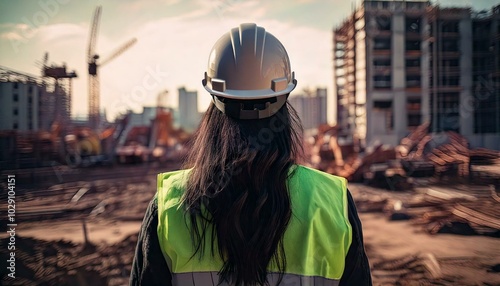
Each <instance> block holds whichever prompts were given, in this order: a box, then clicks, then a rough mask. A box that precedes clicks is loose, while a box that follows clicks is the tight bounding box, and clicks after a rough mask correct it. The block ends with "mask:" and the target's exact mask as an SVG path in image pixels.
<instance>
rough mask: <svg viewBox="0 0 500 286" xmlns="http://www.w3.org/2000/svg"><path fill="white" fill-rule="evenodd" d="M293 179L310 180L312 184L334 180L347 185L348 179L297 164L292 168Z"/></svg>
mask: <svg viewBox="0 0 500 286" xmlns="http://www.w3.org/2000/svg"><path fill="white" fill-rule="evenodd" d="M293 179H299V180H301V181H309V182H310V183H312V184H315V183H321V182H324V183H332V182H334V183H336V184H341V185H344V186H347V180H346V179H345V178H343V177H339V176H335V175H332V174H329V173H326V172H323V171H320V170H317V169H314V168H311V167H307V166H304V165H295V168H293V169H292V180H293Z"/></svg>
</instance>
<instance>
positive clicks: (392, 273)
mask: <svg viewBox="0 0 500 286" xmlns="http://www.w3.org/2000/svg"><path fill="white" fill-rule="evenodd" d="M372 265H373V270H372V276H373V279H374V280H375V281H377V285H416V284H412V283H415V281H419V282H418V283H419V284H418V285H456V284H454V283H453V282H458V281H454V279H453V278H452V277H446V276H445V275H443V273H442V271H441V266H440V263H439V261H438V259H436V257H435V256H434V255H433V254H431V253H425V254H420V255H409V256H404V257H401V258H395V259H382V258H380V257H376V258H374V259H373V261H372Z"/></svg>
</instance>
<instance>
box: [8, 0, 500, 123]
mask: <svg viewBox="0 0 500 286" xmlns="http://www.w3.org/2000/svg"><path fill="white" fill-rule="evenodd" d="M359 2H360V1H359V0H352V1H350V0H288V1H278V0H267V1H264V0H182V1H181V0H154V1H153V0H142V1H140V0H137V1H136V0H122V1H118V0H110V1H102V0H89V1H77V0H36V1H31V0H18V1H10V0H0V65H2V66H5V67H8V68H11V69H14V70H16V71H21V72H25V73H30V74H33V75H40V74H41V71H40V64H39V63H40V62H41V61H42V59H43V56H44V54H45V52H48V54H49V61H48V62H49V64H51V63H54V64H57V65H60V64H62V63H66V65H67V67H68V69H70V70H75V71H76V72H77V74H78V78H76V79H74V80H73V98H72V115H73V116H79V117H85V116H86V115H87V112H88V90H87V81H88V76H87V64H86V60H87V58H86V53H87V45H88V41H89V39H88V37H89V28H90V27H89V25H90V23H91V19H92V16H93V13H94V10H95V8H96V6H98V5H101V6H102V14H101V21H100V25H99V30H98V38H97V46H96V51H97V53H98V54H99V55H100V59H101V60H104V59H105V58H106V57H107V56H108V55H110V54H111V53H112V52H113V51H114V50H115V49H117V48H119V47H120V46H121V45H122V44H123V43H125V42H127V41H128V40H130V39H132V38H137V43H136V44H135V45H133V46H132V47H131V48H129V49H128V50H127V51H126V52H124V53H123V54H122V55H120V56H119V57H117V58H115V59H113V60H112V61H110V62H109V63H107V64H106V65H103V66H102V67H100V69H99V78H100V87H101V92H100V94H101V98H100V106H101V109H106V111H107V116H108V119H110V120H112V119H114V117H115V116H116V115H117V114H119V113H124V112H125V111H126V110H128V109H131V110H133V111H135V112H141V110H142V106H155V105H156V102H157V96H158V94H159V93H161V92H163V91H165V90H168V92H169V93H168V96H167V105H169V106H172V107H175V106H177V97H178V92H177V89H178V88H180V87H185V88H186V89H188V90H197V91H198V109H199V111H203V110H204V109H206V107H207V106H208V103H209V101H210V96H209V94H208V93H207V92H206V91H205V90H204V89H203V86H202V84H201V80H202V78H203V74H204V72H205V70H206V66H207V62H208V55H209V53H210V50H211V48H212V46H213V44H214V43H215V42H216V40H217V39H218V38H219V37H220V36H222V35H223V34H224V33H226V32H228V31H229V30H230V29H231V28H233V27H236V26H238V25H239V24H240V23H248V22H253V23H256V24H257V25H259V26H262V27H264V28H265V29H266V31H268V32H270V33H271V34H273V35H274V36H276V37H277V38H278V39H279V40H280V41H281V42H282V43H283V45H284V46H285V48H286V50H287V52H288V55H289V58H290V61H291V67H292V70H293V71H295V77H296V79H297V80H298V86H297V88H296V91H294V93H296V94H297V93H300V92H301V91H302V90H303V89H304V88H312V89H315V88H317V87H326V88H327V90H328V96H329V99H330V98H332V95H333V92H332V89H333V70H332V66H333V62H332V29H333V28H334V27H336V26H337V25H339V24H340V23H341V22H342V21H343V20H344V19H345V18H346V17H347V16H348V15H349V14H350V12H351V11H352V9H353V6H354V5H357V4H359ZM433 2H434V3H436V2H437V3H439V5H441V6H450V5H452V6H471V7H473V8H474V9H476V10H482V9H490V8H491V7H492V6H494V5H498V4H500V1H498V0H440V1H433ZM356 3H357V4H356ZM37 63H38V64H37ZM292 95H293V94H292ZM329 106H332V105H331V104H330V105H329Z"/></svg>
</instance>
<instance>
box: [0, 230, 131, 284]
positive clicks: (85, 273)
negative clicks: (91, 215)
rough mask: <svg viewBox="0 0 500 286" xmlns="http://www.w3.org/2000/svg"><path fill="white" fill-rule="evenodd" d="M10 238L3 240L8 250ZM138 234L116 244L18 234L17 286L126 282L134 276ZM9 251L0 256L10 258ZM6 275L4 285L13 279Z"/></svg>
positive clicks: (3, 278)
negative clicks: (96, 243) (77, 241)
mask: <svg viewBox="0 0 500 286" xmlns="http://www.w3.org/2000/svg"><path fill="white" fill-rule="evenodd" d="M8 242H9V238H4V239H0V247H2V248H4V249H7V245H8ZM136 243H137V235H132V236H129V237H127V238H125V239H124V240H123V241H121V242H119V243H117V244H114V245H105V244H100V245H99V246H96V247H94V249H92V250H89V249H88V248H87V244H83V245H82V244H76V243H72V242H69V241H64V240H60V241H44V240H39V239H33V238H25V237H21V236H16V283H18V284H16V285H26V286H31V285H33V286H35V285H76V286H86V285H93V286H101V285H102V286H105V285H108V286H113V285H116V286H118V285H126V284H128V279H129V276H130V271H131V266H132V258H133V253H134V250H135V245H136ZM6 255H8V253H7V252H1V253H0V259H2V260H3V261H5V260H7V258H8V257H7V256H6ZM9 280H10V278H9V277H8V276H7V275H6V274H5V275H2V277H0V284H2V285H5V283H8V282H10V281H9Z"/></svg>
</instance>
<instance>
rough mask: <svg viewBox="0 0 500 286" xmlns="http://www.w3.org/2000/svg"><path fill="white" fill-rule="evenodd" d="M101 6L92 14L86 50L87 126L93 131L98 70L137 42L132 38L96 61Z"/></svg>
mask: <svg viewBox="0 0 500 286" xmlns="http://www.w3.org/2000/svg"><path fill="white" fill-rule="evenodd" d="M101 10H102V7H101V6H97V7H96V9H95V12H94V17H93V20H92V24H91V26H90V36H89V45H88V49H87V63H88V72H89V81H88V90H89V124H90V127H91V128H92V129H94V130H97V129H99V123H100V122H99V121H100V113H99V102H100V87H99V68H100V67H102V66H103V65H105V64H107V63H109V62H110V61H112V60H114V59H115V58H116V57H118V56H119V55H121V54H122V53H124V52H125V51H126V50H128V49H129V48H130V47H131V46H132V45H134V44H135V43H136V42H137V39H136V38H132V39H130V40H128V41H127V42H125V43H124V44H123V45H122V46H120V47H119V48H117V49H116V50H115V51H114V52H113V53H111V55H110V56H108V57H107V58H105V59H104V60H101V61H98V59H99V55H98V54H97V53H96V51H95V47H96V43H97V30H98V29H99V20H100V17H101Z"/></svg>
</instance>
